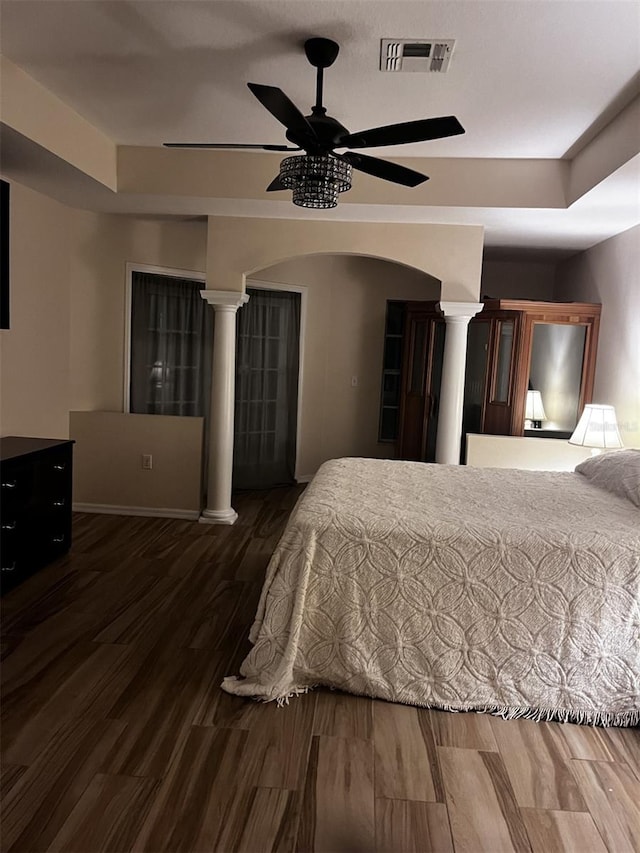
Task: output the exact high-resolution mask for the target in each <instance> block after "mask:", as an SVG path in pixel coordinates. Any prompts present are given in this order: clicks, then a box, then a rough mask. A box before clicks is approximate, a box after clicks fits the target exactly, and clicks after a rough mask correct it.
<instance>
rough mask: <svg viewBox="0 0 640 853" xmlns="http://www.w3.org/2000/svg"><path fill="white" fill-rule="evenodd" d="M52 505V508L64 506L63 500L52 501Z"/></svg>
mask: <svg viewBox="0 0 640 853" xmlns="http://www.w3.org/2000/svg"><path fill="white" fill-rule="evenodd" d="M53 505H54V506H64V501H63V500H62V501H54V502H53Z"/></svg>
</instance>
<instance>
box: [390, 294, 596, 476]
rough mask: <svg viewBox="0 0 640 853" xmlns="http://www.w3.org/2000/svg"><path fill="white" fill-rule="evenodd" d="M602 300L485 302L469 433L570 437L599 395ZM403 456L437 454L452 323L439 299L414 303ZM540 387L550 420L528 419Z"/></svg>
mask: <svg viewBox="0 0 640 853" xmlns="http://www.w3.org/2000/svg"><path fill="white" fill-rule="evenodd" d="M600 309H601V306H600V305H597V304H592V303H584V302H536V301H530V300H522V299H490V300H485V302H484V308H483V310H482V311H481V312H480V313H479V314H477V315H476V316H475V317H474V318H473V320H472V321H471V323H470V324H469V334H468V341H467V362H466V376H465V396H464V410H463V428H462V432H463V442H462V444H463V456H464V444H465V442H464V436H465V435H466V434H467V433H469V432H475V433H492V434H494V435H529V436H531V435H533V436H544V437H553V438H564V439H566V438H568V437H569V436H570V435H571V432H572V431H573V429H574V428H575V426H576V424H577V422H578V419H579V417H580V415H581V413H582V409H583V407H584V405H585V403H590V402H591V398H592V393H593V381H594V375H595V365H596V352H597V345H598V330H599V325H600ZM405 310H406V317H405V327H404V328H405V335H404V341H403V370H402V385H401V388H402V392H401V398H400V419H399V429H398V442H397V450H396V456H397V458H399V459H413V460H418V461H424V462H431V461H434V459H435V444H436V435H437V415H438V404H439V398H440V383H441V379H442V356H443V352H444V340H445V333H446V325H445V322H444V317H443V316H442V315H441V313H440V311H439V309H438V303H437V302H408V303H407V305H406V309H405ZM531 390H536V391H539V392H540V395H541V398H542V400H543V402H544V410H545V420H544V421H543V422H542V423H541V425H540V428H538V429H535V428H531V424H525V414H526V401H527V391H531Z"/></svg>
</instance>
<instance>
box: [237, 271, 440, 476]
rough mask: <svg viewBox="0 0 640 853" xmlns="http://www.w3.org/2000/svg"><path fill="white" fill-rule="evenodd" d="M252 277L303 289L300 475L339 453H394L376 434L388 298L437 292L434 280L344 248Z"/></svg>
mask: <svg viewBox="0 0 640 853" xmlns="http://www.w3.org/2000/svg"><path fill="white" fill-rule="evenodd" d="M254 278H256V279H259V280H261V281H271V282H276V283H288V284H296V285H303V286H305V288H306V293H307V316H306V334H305V346H304V377H303V387H302V411H301V440H300V446H299V447H298V464H297V473H298V475H300V476H303V477H304V476H309V475H312V474H315V472H316V471H317V469H318V467H319V466H320V465H321V464H322V462H324V461H326V460H327V459H333V458H336V457H340V456H393V445H392V444H378V440H377V436H378V417H379V405H380V384H381V377H382V351H383V343H384V323H385V311H386V303H387V300H388V299H438V298H439V294H440V283H439V282H438V281H437V280H436V279H432V278H430V277H429V276H426V275H424V273H420V272H418V271H417V270H412V269H409V268H408V267H402V266H399V265H398V264H392V263H388V262H385V261H380V260H377V259H375V258H363V257H357V256H348V255H334V256H329V255H318V256H315V257H307V258H299V259H297V260H295V261H288V262H287V263H284V264H278V265H276V266H272V267H271V268H269V269H266V270H263V271H261V272H260V273H256V274H255V276H254ZM250 283H251V282H250V280H249V281H248V286H250ZM240 310H242V309H240ZM353 376H357V378H358V384H357V386H355V387H354V386H352V384H351V379H352V377H353Z"/></svg>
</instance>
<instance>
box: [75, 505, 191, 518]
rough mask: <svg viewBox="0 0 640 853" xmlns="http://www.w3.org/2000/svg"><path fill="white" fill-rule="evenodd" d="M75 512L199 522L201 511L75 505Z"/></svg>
mask: <svg viewBox="0 0 640 853" xmlns="http://www.w3.org/2000/svg"><path fill="white" fill-rule="evenodd" d="M73 511H74V512H93V513H101V514H103V515H141V516H148V517H149V518H182V519H186V520H188V521H197V520H198V519H199V518H200V510H198V509H171V508H169V507H155V506H114V505H113V504H85V503H74V504H73Z"/></svg>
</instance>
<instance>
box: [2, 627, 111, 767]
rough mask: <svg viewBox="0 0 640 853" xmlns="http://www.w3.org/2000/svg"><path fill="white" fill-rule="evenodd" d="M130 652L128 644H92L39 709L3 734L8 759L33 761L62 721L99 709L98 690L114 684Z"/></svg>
mask: <svg viewBox="0 0 640 853" xmlns="http://www.w3.org/2000/svg"><path fill="white" fill-rule="evenodd" d="M126 653H127V649H126V648H125V647H124V646H107V645H103V646H101V645H98V644H95V643H91V644H88V651H87V655H86V657H85V658H84V659H83V660H81V661H79V662H78V665H77V667H76V668H75V669H74V670H72V671H70V672H67V673H65V674H64V675H63V676H61V677H60V682H59V684H58V685H57V688H56V689H54V690H53V691H52V695H51V696H50V697H49V699H48V700H47V701H45V702H44V703H43V704H42V706H41V707H40V708H39V709H38V710H37V711H34V712H33V713H31V714H27V715H23V716H22V717H21V723H22V724H21V725H18V723H17V722H15V723H14V724H13V725H12V727H11V728H12V732H11V736H10V737H8V736H7V735H8V733H3V751H4V755H5V758H6V760H7V761H9V762H14V763H17V764H25V765H30V764H32V763H33V762H34V761H35V760H36V759H37V757H38V755H40V754H41V753H42V751H43V750H44V748H45V747H46V745H47V744H48V743H49V741H50V740H51V738H52V737H53V736H54V735H55V733H56V731H57V730H58V729H59V728H60V725H61V723H62V722H64V721H68V720H72V719H74V718H78V717H81V716H83V715H85V716H92V715H94V714H95V712H96V711H99V709H97V708H96V706H95V704H94V703H95V696H96V692H97V691H99V690H100V687H101V685H103V684H104V683H112V678H113V673H114V671H117V670H118V669H119V668H120V667H121V665H122V661H123V659H124V657H125V656H126ZM98 715H99V714H98Z"/></svg>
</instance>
